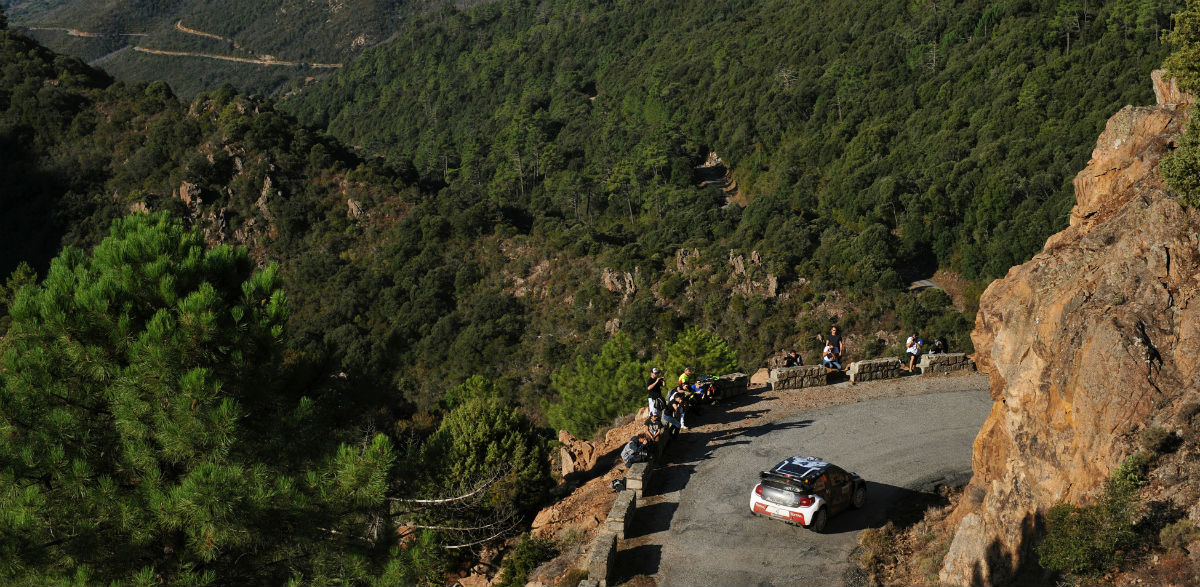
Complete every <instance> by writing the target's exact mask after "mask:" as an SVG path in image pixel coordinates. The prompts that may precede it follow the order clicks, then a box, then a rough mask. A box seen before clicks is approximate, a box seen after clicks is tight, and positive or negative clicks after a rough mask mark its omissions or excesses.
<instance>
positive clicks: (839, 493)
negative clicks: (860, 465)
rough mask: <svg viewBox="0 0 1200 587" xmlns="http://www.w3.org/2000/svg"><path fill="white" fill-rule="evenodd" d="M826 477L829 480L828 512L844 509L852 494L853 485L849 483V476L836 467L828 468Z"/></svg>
mask: <svg viewBox="0 0 1200 587" xmlns="http://www.w3.org/2000/svg"><path fill="white" fill-rule="evenodd" d="M826 475H827V476H828V478H829V502H830V504H829V505H830V510H832V511H834V512H838V511H841V510H844V509H846V507H847V506H849V505H850V498H851V497H852V496H853V494H854V484H853V483H851V482H850V475H847V474H846V472H845V471H843V470H841V469H839V468H837V467H830V468H829V471H828V472H826Z"/></svg>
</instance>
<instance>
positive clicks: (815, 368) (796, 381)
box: [770, 365, 829, 389]
mask: <svg viewBox="0 0 1200 587" xmlns="http://www.w3.org/2000/svg"><path fill="white" fill-rule="evenodd" d="M770 381H771V388H772V389H803V388H805V387H818V386H821V385H829V369H826V368H825V367H824V366H822V365H801V366H799V367H780V368H779V369H772V370H771V379H770Z"/></svg>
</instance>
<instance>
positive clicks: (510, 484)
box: [424, 396, 552, 511]
mask: <svg viewBox="0 0 1200 587" xmlns="http://www.w3.org/2000/svg"><path fill="white" fill-rule="evenodd" d="M424 452H425V454H424V458H425V463H426V467H427V470H429V471H432V472H433V478H434V482H435V483H434V489H435V490H436V489H441V488H447V487H471V486H474V485H480V484H482V483H483V482H485V481H490V480H492V479H493V478H494V479H495V482H493V483H490V484H489V487H488V489H487V493H488V494H489V495H488V502H489V505H491V506H492V507H495V508H503V507H512V506H516V508H517V509H519V510H522V511H528V510H530V509H532V508H533V507H535V506H538V505H540V504H541V502H542V501H543V500H544V498H545V496H546V491H547V490H548V489H549V488H550V486H551V485H552V481H551V478H550V470H549V460H548V458H547V455H548V452H547V443H546V439H545V438H543V437H542V436H541V435H540V434H538V432H537V430H536V429H535V428H534V426H533V422H532V421H530V420H529V418H528V417H527V416H525V415H524V414H522V413H521V412H520V410H518V409H517V408H514V407H511V406H508V405H506V404H505V403H504V402H502V401H501V400H500V399H498V398H496V397H487V396H477V397H473V398H470V399H468V400H467V401H466V402H465V403H463V404H462V405H459V406H458V407H456V408H454V409H453V410H451V411H450V413H449V414H447V415H446V418H445V419H443V420H442V424H441V426H440V427H439V428H438V430H437V432H435V433H434V434H433V436H431V437H430V439H429V441H428V442H427V443H426V446H425V450H424Z"/></svg>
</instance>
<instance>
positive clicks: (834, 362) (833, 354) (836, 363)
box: [783, 326, 846, 371]
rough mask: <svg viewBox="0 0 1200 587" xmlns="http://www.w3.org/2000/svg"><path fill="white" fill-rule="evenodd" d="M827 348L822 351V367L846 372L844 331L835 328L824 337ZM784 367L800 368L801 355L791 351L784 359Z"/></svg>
mask: <svg viewBox="0 0 1200 587" xmlns="http://www.w3.org/2000/svg"><path fill="white" fill-rule="evenodd" d="M822 339H823V341H824V343H825V348H824V349H823V350H822V351H821V365H823V366H824V367H825V368H826V369H834V370H837V371H845V370H846V369H845V368H843V367H842V353H843V350H844V349H845V344H844V343H843V342H842V331H841V330H840V329H839V328H838V327H837V326H834V327H832V328H830V329H829V334H826V335H825V336H823V337H822ZM783 366H784V367H799V366H800V355H798V354H796V351H794V350H791V351H788V352H787V355H786V356H784V357H783Z"/></svg>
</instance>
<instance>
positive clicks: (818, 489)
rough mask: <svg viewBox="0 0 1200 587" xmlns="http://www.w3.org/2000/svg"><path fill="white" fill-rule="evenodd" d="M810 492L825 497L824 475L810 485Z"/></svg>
mask: <svg viewBox="0 0 1200 587" xmlns="http://www.w3.org/2000/svg"><path fill="white" fill-rule="evenodd" d="M812 492H813V493H815V494H817V495H825V475H821V476H820V477H818V478H817V480H816V481H813V483H812Z"/></svg>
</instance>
